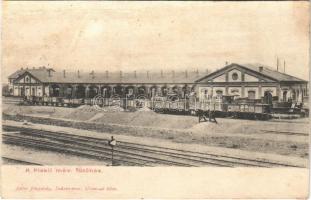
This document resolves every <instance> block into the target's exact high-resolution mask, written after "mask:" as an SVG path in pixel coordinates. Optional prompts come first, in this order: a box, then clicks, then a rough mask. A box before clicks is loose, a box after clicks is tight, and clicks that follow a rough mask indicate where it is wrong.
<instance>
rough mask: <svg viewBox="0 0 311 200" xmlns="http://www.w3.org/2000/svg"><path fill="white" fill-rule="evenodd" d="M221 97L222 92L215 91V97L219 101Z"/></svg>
mask: <svg viewBox="0 0 311 200" xmlns="http://www.w3.org/2000/svg"><path fill="white" fill-rule="evenodd" d="M222 95H223V92H222V90H216V97H217V98H219V99H221V98H222Z"/></svg>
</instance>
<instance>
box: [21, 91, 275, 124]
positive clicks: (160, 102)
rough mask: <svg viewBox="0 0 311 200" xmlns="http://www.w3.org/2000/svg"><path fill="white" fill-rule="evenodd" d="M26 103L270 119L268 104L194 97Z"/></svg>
mask: <svg viewBox="0 0 311 200" xmlns="http://www.w3.org/2000/svg"><path fill="white" fill-rule="evenodd" d="M26 102H27V104H31V105H46V106H63V107H78V106H80V105H95V104H96V105H98V106H103V107H104V106H120V107H122V108H124V109H126V110H127V109H130V108H135V109H136V108H144V107H148V108H149V109H151V110H154V111H155V112H158V113H163V114H176V115H197V112H198V111H203V112H208V111H209V110H211V111H213V112H214V113H215V115H216V117H232V118H244V119H264V120H266V119H269V118H271V115H270V109H271V105H268V104H260V103H256V102H248V103H245V102H230V103H228V102H223V101H220V100H218V101H198V100H197V99H195V98H194V99H186V98H185V99H175V100H171V99H167V98H163V97H159V98H152V99H134V98H132V99H127V98H119V97H118V98H100V99H91V98H88V99H69V98H61V97H27V98H26Z"/></svg>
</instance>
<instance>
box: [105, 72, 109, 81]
mask: <svg viewBox="0 0 311 200" xmlns="http://www.w3.org/2000/svg"><path fill="white" fill-rule="evenodd" d="M106 78H107V79H108V78H109V71H106Z"/></svg>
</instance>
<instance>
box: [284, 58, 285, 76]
mask: <svg viewBox="0 0 311 200" xmlns="http://www.w3.org/2000/svg"><path fill="white" fill-rule="evenodd" d="M284 73H285V60H284Z"/></svg>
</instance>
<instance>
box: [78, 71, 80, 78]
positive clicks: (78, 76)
mask: <svg viewBox="0 0 311 200" xmlns="http://www.w3.org/2000/svg"><path fill="white" fill-rule="evenodd" d="M78 78H80V70H78Z"/></svg>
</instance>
